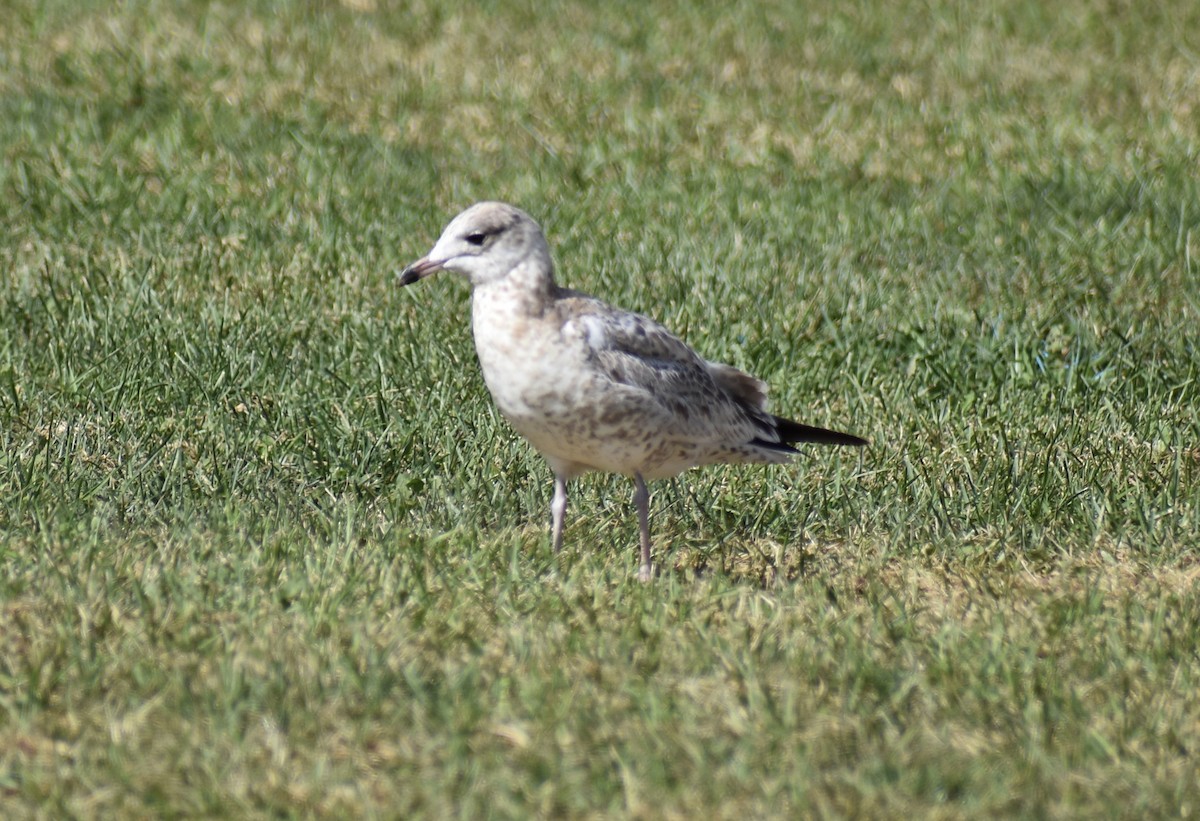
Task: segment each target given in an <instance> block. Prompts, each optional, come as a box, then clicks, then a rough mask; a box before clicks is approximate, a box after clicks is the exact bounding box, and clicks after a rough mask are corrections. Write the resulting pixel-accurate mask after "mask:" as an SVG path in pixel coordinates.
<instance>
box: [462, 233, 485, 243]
mask: <svg viewBox="0 0 1200 821" xmlns="http://www.w3.org/2000/svg"><path fill="white" fill-rule="evenodd" d="M485 239H487V234H482V233H480V232H479V231H476V232H475V233H473V234H467V242H468V243H470V244H471V245H483V241H484V240H485Z"/></svg>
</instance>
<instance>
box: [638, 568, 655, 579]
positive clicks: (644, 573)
mask: <svg viewBox="0 0 1200 821" xmlns="http://www.w3.org/2000/svg"><path fill="white" fill-rule="evenodd" d="M653 580H654V568H653V567H652V566H651V565H649V564H644V565H642V566H641V567H639V568H638V581H639V582H650V581H653Z"/></svg>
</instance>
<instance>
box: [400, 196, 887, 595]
mask: <svg viewBox="0 0 1200 821" xmlns="http://www.w3.org/2000/svg"><path fill="white" fill-rule="evenodd" d="M443 269H445V270H449V271H455V272H458V273H460V274H463V275H465V276H466V277H467V278H468V279H469V280H470V282H471V285H472V296H471V326H472V331H473V333H474V336H475V349H476V352H477V354H478V356H479V363H480V366H481V368H482V370H483V377H484V381H485V382H486V383H487V386H488V389H489V390H490V391H491V394H492V397H493V398H494V399H495V401H496V404H497V405H498V406H499V408H500V411H501V413H503V414H504V416H505V418H506V419H508V421H509V422H510V423H511V424H512V425H513V427H514V428H516V430H517V431H518V432H519V433H520V434H521V435H522V436H524V437H525V438H526V439H528V440H529V441H530V443H531V444H533V446H534V447H535V448H537V449H538V450H539V451H540V452H541V453H542V455H543V456H545V457H546V460H547V461H548V462H549V463H550V466H551V468H552V469H553V470H554V475H555V494H554V501H553V503H552V505H551V511H552V513H553V520H554V521H553V541H554V549H555V550H558V549H560V548H561V546H562V528H563V517H564V515H565V513H566V504H567V497H566V483H567V480H568V479H570V478H572V477H574V476H577V475H578V474H580V473H584V472H587V471H589V470H602V471H610V472H614V473H622V474H625V475H628V476H632V477H633V479H634V482H635V485H636V487H637V492H636V493H635V495H634V501H635V503H636V504H637V507H638V520H639V525H640V528H641V551H642V555H641V559H642V563H641V568H640V571H639V573H640V575H641V577H642V578H649V577H650V574H651V568H650V535H649V513H648V493H647V492H646V487H645V483H644V479H658V478H663V477H667V476H674V475H676V474H678V473H680V472H682V471H684V470H686V469H688V468H690V467H694V466H696V465H705V464H713V463H717V462H762V463H778V462H786V461H788V459H789V458H790V457H791V455H793V454H794V453H796V450H795V449H794V448H793V447H791V445H792V444H793V443H799V442H821V443H825V444H840V445H864V444H866V442H865V441H864V440H862V439H859V438H858V437H856V436H852V435H850V434H846V433H838V432H836V431H830V430H824V429H822V428H814V427H809V426H807V425H801V424H798V423H796V422H792V421H790V420H787V419H782V418H780V417H777V416H773V415H772V414H771V413H769V412H768V411H767V386H766V385H765V384H764V383H763V382H762V381H760V380H758V379H755V378H754V377H753V376H750V375H749V374H746V373H743V372H741V371H739V370H738V369H736V368H733V367H730V366H729V365H722V364H719V363H715V362H709V361H707V360H705V359H704V358H703V357H701V356H700V355H699V354H697V353H696V352H695V351H693V350H692V349H691V348H690V347H688V346H687V345H686V344H685V343H684V342H682V341H681V340H680V339H679V338H678V337H676V336H675V335H673V334H672V333H671V332H670V331H668V330H667V329H666V328H664V327H663V326H662V325H660V324H658V323H657V322H655V321H653V320H651V319H647V318H646V317H644V316H641V315H639V314H635V313H631V312H628V311H622V310H620V309H619V308H614V307H613V306H611V305H608V304H607V303H605V302H602V301H600V300H599V299H596V298H594V297H590V296H587V295H586V294H581V293H579V292H577V291H571V290H568V289H566V288H561V287H559V286H558V285H557V284H556V283H555V281H554V272H553V265H552V263H551V258H550V250H549V247H548V246H547V244H546V240H545V237H544V236H543V235H542V231H541V229H540V228H539V227H538V225H537V223H535V222H534V221H533V219H532V218H530V217H529V215H528V214H526V213H525V212H523V211H521V210H519V209H517V208H514V207H513V206H511V205H506V204H504V203H498V202H483V203H478V204H476V205H473V206H471V207H470V208H468V209H467V210H466V211H464V212H462V213H461V214H459V215H458V216H457V217H455V218H454V219H453V220H452V221H451V222H450V224H449V225H448V226H447V227H446V230H445V231H444V232H443V234H442V236H441V238H440V239H439V240H438V241H437V244H436V245H435V246H434V247H433V250H432V251H430V253H429V254H428V255H427V256H426V257H424V258H423V259H421V260H418V261H417V262H415V263H413V264H412V265H410V266H409V267H408V268H406V269H405V270H404V271H403V272H402V273H401V275H400V282H401V284H402V285H408V284H410V283H413V282H416V281H417V280H419V279H421V278H423V277H425V276H427V275H429V274H431V273H434V272H435V271H438V270H443Z"/></svg>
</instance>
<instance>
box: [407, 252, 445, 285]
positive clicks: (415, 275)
mask: <svg viewBox="0 0 1200 821" xmlns="http://www.w3.org/2000/svg"><path fill="white" fill-rule="evenodd" d="M440 270H442V263H440V262H435V261H434V260H431V259H430V258H429V257H422V258H421V259H419V260H417V261H416V262H414V263H413V264H412V265H410V266H408V267H407V268H405V269H404V270H403V271H401V272H400V273H399V274H397V275H396V276H397V277H398V278H399V280H400V285H401V287H403V286H405V285H412V284H413V283H414V282H416V281H417V280H419V279H424V278H425V277H427V276H429V275H430V274H433V273H436V272H438V271H440Z"/></svg>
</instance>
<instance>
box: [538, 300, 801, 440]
mask: <svg viewBox="0 0 1200 821" xmlns="http://www.w3.org/2000/svg"><path fill="white" fill-rule="evenodd" d="M566 302H569V303H570V304H569V305H568V304H563V305H562V307H563V308H565V309H569V312H570V313H569V314H564V315H570V316H571V317H572V318H571V319H569V320H568V321H567V322H566V323H564V326H563V332H564V334H567V335H571V336H576V337H578V338H579V339H581V340H582V341H584V342H585V344H586V345H587V346H588V348H589V351H590V357H591V358H592V361H593V362H595V363H596V365H597V367H598V369H599V370H600V371H602V372H603V373H604V374H605V375H606V376H607V377H608V378H609V379H611V380H613V381H614V382H617V383H620V384H622V385H625V386H628V387H631V388H634V389H637V390H639V391H641V392H643V393H644V394H645V395H646V398H647V400H649V401H653V402H654V403H656V404H657V405H658V406H660V407H661V408H662V409H663V410H664V411H665V412H666V413H668V414H670V415H671V416H672V417H674V426H675V433H676V434H677V435H678V437H679V438H680V439H684V440H691V441H697V442H711V443H725V444H733V443H738V442H750V441H751V440H753V439H758V438H765V439H767V440H770V441H778V435H777V434H776V433H775V426H774V424H773V420H772V418H771V417H770V416H769V415H768V414H767V413H765V411H764V410H763V406H764V405H765V402H766V385H764V384H763V383H762V382H760V381H759V380H757V379H755V378H754V377H752V376H749V375H747V374H745V373H742V372H741V371H739V370H737V369H736V368H732V367H730V366H728V365H720V364H716V363H710V362H708V361H706V360H705V359H704V358H703V357H701V356H700V355H699V354H697V353H696V352H695V351H693V350H692V349H691V348H690V347H688V346H687V344H686V343H684V342H683V341H682V340H680V339H679V338H678V337H677V336H675V335H674V334H672V333H671V332H670V331H668V330H667V329H666V328H665V327H663V326H662V325H660V324H659V323H657V322H655V321H653V320H651V319H648V318H646V317H644V316H641V315H639V314H634V313H629V312H627V311H620V310H617V309H615V308H613V307H611V306H609V305H607V304H605V303H603V302H601V301H600V300H597V299H594V298H591V297H586V296H583V295H574V296H572V297H571V298H570V299H569V300H567V301H566ZM560 304H561V303H560Z"/></svg>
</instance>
